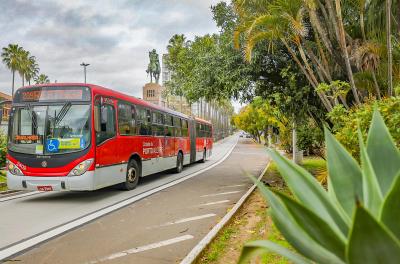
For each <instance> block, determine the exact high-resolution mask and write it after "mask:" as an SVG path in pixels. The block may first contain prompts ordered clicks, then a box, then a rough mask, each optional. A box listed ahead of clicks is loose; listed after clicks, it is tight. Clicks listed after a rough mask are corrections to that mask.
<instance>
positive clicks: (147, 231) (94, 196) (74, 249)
mask: <svg viewBox="0 0 400 264" xmlns="http://www.w3.org/2000/svg"><path fill="white" fill-rule="evenodd" d="M267 162H268V156H267V153H266V151H265V148H264V147H262V146H260V145H256V144H254V143H253V142H252V141H251V140H249V139H242V138H240V139H239V138H238V137H237V136H232V137H230V138H228V139H226V140H224V141H223V142H221V143H220V144H216V145H215V147H214V150H213V156H212V158H210V160H208V161H207V162H206V163H204V164H193V165H190V166H187V167H185V169H184V171H183V173H181V174H170V173H160V174H157V175H153V176H149V177H146V178H144V179H143V181H142V182H141V184H140V186H138V188H137V189H135V190H133V191H130V192H123V191H119V190H116V189H113V188H107V189H103V190H99V191H95V192H70V193H35V194H32V195H30V196H26V197H20V198H18V197H17V198H16V199H11V200H9V198H7V199H5V200H3V201H2V200H1V198H0V212H1V218H0V234H1V235H0V259H2V258H4V257H6V260H9V261H6V263H11V262H15V261H18V263H92V264H94V263H177V262H179V261H180V260H181V259H183V258H184V257H185V256H186V254H188V252H190V250H191V249H192V248H193V247H194V246H195V245H196V244H197V243H198V242H199V241H200V240H201V239H202V238H203V237H204V236H205V235H206V234H207V233H208V232H209V230H210V229H211V228H212V227H213V226H214V225H215V224H216V223H217V222H218V221H219V219H221V218H222V217H223V216H224V215H225V214H226V212H227V210H229V208H231V207H232V206H233V205H234V204H235V203H236V202H237V201H238V200H239V199H240V197H241V196H242V195H243V194H244V193H245V192H246V191H247V190H248V189H249V188H250V186H251V185H252V183H251V180H250V179H249V178H248V177H246V176H245V173H244V171H246V172H249V173H251V174H253V175H257V176H258V175H259V174H260V173H261V172H262V170H263V169H264V168H265V166H266V164H267ZM32 246H33V247H32ZM8 255H12V256H11V257H10V256H8Z"/></svg>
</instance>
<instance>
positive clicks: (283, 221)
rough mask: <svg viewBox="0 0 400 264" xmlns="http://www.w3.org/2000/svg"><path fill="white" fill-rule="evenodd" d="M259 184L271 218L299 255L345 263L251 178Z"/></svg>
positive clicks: (276, 198)
mask: <svg viewBox="0 0 400 264" xmlns="http://www.w3.org/2000/svg"><path fill="white" fill-rule="evenodd" d="M251 178H252V179H253V181H254V182H255V183H256V184H257V186H258V188H259V189H260V191H261V194H262V195H263V196H264V197H265V199H266V200H267V201H268V203H269V204H270V205H271V211H270V212H271V218H272V220H273V221H274V224H275V225H276V227H277V228H278V229H279V231H280V232H281V233H282V235H283V236H284V237H285V239H286V240H287V241H288V242H289V244H290V245H292V246H293V247H294V248H295V249H296V250H297V251H298V252H299V253H301V254H302V255H303V256H305V257H306V258H309V259H311V260H313V261H315V262H318V263H338V264H339V263H343V261H341V260H340V259H339V258H338V257H336V256H335V255H334V254H332V253H330V252H329V251H328V250H326V249H324V248H323V247H322V246H320V245H319V244H318V243H317V242H315V241H314V240H313V239H312V238H311V237H310V236H309V235H308V234H307V233H306V232H304V230H303V229H302V227H301V226H300V225H299V224H298V223H297V222H296V220H295V219H294V218H293V217H292V216H291V214H290V213H289V211H288V210H287V208H286V207H285V206H284V205H283V203H282V201H281V200H280V199H279V198H278V197H276V196H275V195H274V194H273V193H272V192H271V191H270V190H268V188H267V187H265V186H264V184H263V183H261V182H259V181H257V179H255V178H254V177H251Z"/></svg>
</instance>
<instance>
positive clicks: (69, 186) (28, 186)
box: [7, 171, 94, 191]
mask: <svg viewBox="0 0 400 264" xmlns="http://www.w3.org/2000/svg"><path fill="white" fill-rule="evenodd" d="M93 176H94V171H87V172H85V173H84V174H82V175H80V176H64V177H34V176H16V175H13V174H11V173H10V172H7V187H8V189H10V190H28V191H92V190H94V177H93Z"/></svg>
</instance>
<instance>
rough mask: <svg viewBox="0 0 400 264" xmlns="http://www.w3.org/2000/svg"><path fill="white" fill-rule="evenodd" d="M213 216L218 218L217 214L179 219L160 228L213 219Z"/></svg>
mask: <svg viewBox="0 0 400 264" xmlns="http://www.w3.org/2000/svg"><path fill="white" fill-rule="evenodd" d="M213 216H216V214H205V215H198V216H193V217H188V218H183V219H179V220H176V221H173V222H168V223H165V224H162V225H160V226H169V225H175V224H182V223H186V222H190V221H196V220H200V219H204V218H209V217H213Z"/></svg>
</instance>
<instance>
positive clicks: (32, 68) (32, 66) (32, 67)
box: [25, 56, 39, 85]
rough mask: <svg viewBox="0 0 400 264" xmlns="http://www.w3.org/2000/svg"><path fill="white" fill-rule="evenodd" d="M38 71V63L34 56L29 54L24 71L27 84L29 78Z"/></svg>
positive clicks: (29, 80)
mask: <svg viewBox="0 0 400 264" xmlns="http://www.w3.org/2000/svg"><path fill="white" fill-rule="evenodd" d="M38 73H39V65H38V64H37V63H36V58H35V56H30V57H29V59H28V61H27V71H26V72H25V79H26V81H27V82H28V84H29V85H31V80H32V79H34V78H35V77H36V76H37V75H38Z"/></svg>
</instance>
